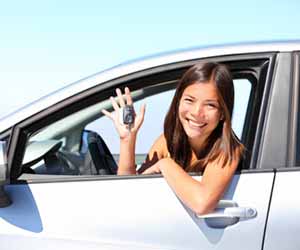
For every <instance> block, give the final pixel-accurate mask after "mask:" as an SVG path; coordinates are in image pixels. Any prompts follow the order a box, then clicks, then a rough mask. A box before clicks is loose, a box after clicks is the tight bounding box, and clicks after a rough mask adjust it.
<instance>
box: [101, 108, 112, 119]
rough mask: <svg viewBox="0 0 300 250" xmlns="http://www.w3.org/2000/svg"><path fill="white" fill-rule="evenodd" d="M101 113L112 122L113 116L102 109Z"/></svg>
mask: <svg viewBox="0 0 300 250" xmlns="http://www.w3.org/2000/svg"><path fill="white" fill-rule="evenodd" d="M101 112H102V113H103V114H104V115H106V116H107V117H108V118H110V119H112V120H113V119H114V117H113V115H112V114H111V113H110V112H108V111H107V110H105V109H102V110H101Z"/></svg>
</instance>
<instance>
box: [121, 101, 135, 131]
mask: <svg viewBox="0 0 300 250" xmlns="http://www.w3.org/2000/svg"><path fill="white" fill-rule="evenodd" d="M134 118H135V112H134V108H133V105H125V107H124V108H123V123H124V124H126V125H128V132H130V129H131V127H132V125H133V124H134Z"/></svg>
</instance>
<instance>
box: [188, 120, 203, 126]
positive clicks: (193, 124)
mask: <svg viewBox="0 0 300 250" xmlns="http://www.w3.org/2000/svg"><path fill="white" fill-rule="evenodd" d="M189 123H190V124H191V125H192V126H196V127H202V126H203V125H205V123H203V122H202V123H196V122H193V121H192V120H189Z"/></svg>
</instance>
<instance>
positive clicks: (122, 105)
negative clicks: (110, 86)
mask: <svg viewBox="0 0 300 250" xmlns="http://www.w3.org/2000/svg"><path fill="white" fill-rule="evenodd" d="M116 93H117V96H118V100H119V104H120V106H121V107H122V108H124V107H125V102H124V98H123V95H122V92H121V90H120V89H119V88H117V89H116Z"/></svg>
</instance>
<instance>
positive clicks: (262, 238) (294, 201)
mask: <svg viewBox="0 0 300 250" xmlns="http://www.w3.org/2000/svg"><path fill="white" fill-rule="evenodd" d="M299 51H300V41H285V42H274V43H252V44H240V45H227V46H215V47H205V48H198V49H192V50H186V51H180V52H176V53H169V54H164V55H160V56H157V57H150V58H147V59H144V60H140V61H134V62H130V63H128V64H121V65H119V66H117V67H114V68H111V69H109V70H106V71H103V72H100V73H98V74H95V75H93V76H91V77H88V78H86V79H83V80H81V81H78V82H76V83H74V84H72V85H70V86H67V87H65V88H63V89H61V90H59V91H57V92H55V93H52V94H50V95H48V96H46V97H44V98H42V99H40V100H38V101H36V102H34V103H32V104H31V105H28V106H27V107H25V108H23V109H20V110H18V111H17V112H15V113H13V114H11V115H9V116H7V117H6V118H3V119H2V120H0V140H1V143H0V207H1V208H0V249H1V250H11V249H22V250H26V249H31V250H32V249H72V250H75V249H98V250H99V249H114V250H116V249H138V250H141V249H149V250H150V249H151V250H153V249H163V250H166V249H168V250H171V249H172V250H175V249H176V250H179V249H180V250H188V249H197V250H198V249H230V250H235V249H238V250H240V249H244V250H246V249H249V250H250V249H251V250H261V249H263V250H274V249H295V250H296V249H297V250H298V249H300V237H299V233H300V223H299V220H300V198H299V196H298V194H297V192H298V191H297V190H298V189H300V182H299V180H300V167H299V166H300V148H299V147H300V140H299V139H300V136H299V129H300V125H299V117H298V113H299V112H298V109H299V93H300V88H299V79H300V52H299ZM203 60H205V61H215V62H221V63H224V64H226V65H228V66H229V68H230V70H231V72H232V75H233V78H234V84H235V97H236V100H235V109H234V116H233V128H234V130H235V132H236V134H237V135H238V136H239V138H240V139H241V141H242V142H243V143H244V144H245V146H246V149H247V154H246V158H245V159H244V160H243V161H242V162H241V164H240V166H239V170H238V171H237V172H236V174H235V176H234V178H233V180H232V182H231V184H230V187H229V188H228V190H227V191H226V193H225V194H224V197H222V199H221V201H220V202H219V205H218V208H217V209H216V210H215V211H214V212H213V213H210V214H207V215H202V216H199V215H197V214H195V213H194V212H192V211H191V210H190V209H189V208H188V207H186V206H185V205H184V204H182V203H181V202H180V200H179V199H178V197H177V196H176V195H175V193H174V192H173V191H172V189H171V188H170V187H169V186H168V184H167V183H166V181H165V179H164V178H163V177H162V176H161V175H147V176H145V175H135V176H117V175H115V173H116V168H117V165H116V161H117V158H118V147H119V145H118V143H119V142H118V136H117V134H116V133H115V131H114V127H113V125H112V123H111V121H109V120H108V119H107V118H106V117H104V116H103V114H102V113H101V112H100V111H101V109H103V108H105V109H107V110H112V107H111V104H110V102H109V101H108V98H109V96H111V95H114V90H115V88H116V87H121V88H123V87H125V86H129V88H130V89H131V90H132V94H133V98H134V100H135V105H136V106H139V105H140V103H143V102H146V103H147V111H146V117H145V121H144V124H143V127H142V130H141V131H140V133H139V141H138V144H137V157H136V159H137V162H136V163H137V165H138V164H140V163H141V162H142V161H143V157H145V155H146V154H147V152H148V150H149V147H150V146H151V144H152V143H153V141H154V139H155V138H156V137H157V136H158V135H159V134H160V133H162V127H163V119H164V115H165V114H166V111H167V109H168V106H169V103H170V100H171V98H172V95H173V93H174V89H175V86H176V83H177V81H178V79H179V78H180V77H181V76H182V74H183V72H184V71H185V70H186V69H187V68H188V67H190V66H191V65H193V64H195V63H197V62H199V61H203ZM190 174H191V175H192V176H193V177H194V178H196V179H201V173H190Z"/></svg>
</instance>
